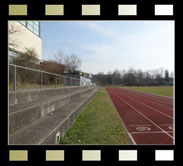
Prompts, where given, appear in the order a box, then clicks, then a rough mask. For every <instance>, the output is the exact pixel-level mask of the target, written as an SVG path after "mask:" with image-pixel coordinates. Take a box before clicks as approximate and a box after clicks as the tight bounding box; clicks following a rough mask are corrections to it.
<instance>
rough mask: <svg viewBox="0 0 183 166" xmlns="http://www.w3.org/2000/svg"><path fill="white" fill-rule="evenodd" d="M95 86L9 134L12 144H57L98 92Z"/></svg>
mask: <svg viewBox="0 0 183 166" xmlns="http://www.w3.org/2000/svg"><path fill="white" fill-rule="evenodd" d="M96 91H97V88H94V89H93V90H92V91H90V93H85V94H82V95H80V96H79V97H77V98H74V99H73V100H72V102H71V103H70V104H67V105H65V106H63V107H61V108H59V109H57V110H56V111H54V112H52V113H49V114H47V115H45V116H44V117H42V118H41V119H39V120H36V121H35V122H33V123H31V124H30V125H28V126H25V127H23V128H21V129H19V130H18V131H16V132H14V133H12V134H10V135H9V144H10V145H39V144H57V143H58V142H59V140H60V137H62V136H63V135H64V134H65V132H66V131H67V129H68V128H69V127H70V126H71V125H72V124H73V122H74V121H75V119H76V118H77V116H78V115H79V114H80V112H81V111H82V110H83V108H84V107H85V106H86V104H87V103H88V102H89V101H90V99H91V98H92V97H93V95H94V94H95V93H96Z"/></svg>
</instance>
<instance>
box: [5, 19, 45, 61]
mask: <svg viewBox="0 0 183 166" xmlns="http://www.w3.org/2000/svg"><path fill="white" fill-rule="evenodd" d="M8 23H9V26H10V24H12V25H13V26H14V27H15V28H17V29H18V31H19V32H17V33H14V34H12V35H11V36H10V37H9V40H10V41H13V42H16V44H17V46H16V47H11V46H10V48H12V49H14V50H17V51H19V52H22V53H23V52H25V51H26V50H25V48H34V49H35V51H36V53H37V55H38V58H39V59H40V60H42V40H41V38H40V37H38V36H37V35H35V34H34V33H33V32H31V31H30V30H29V29H27V28H26V27H24V26H23V25H22V24H21V23H19V22H18V21H9V22H8Z"/></svg>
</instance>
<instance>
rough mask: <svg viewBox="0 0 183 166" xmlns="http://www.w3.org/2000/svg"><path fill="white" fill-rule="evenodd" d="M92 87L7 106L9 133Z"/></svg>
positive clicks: (88, 90) (87, 91)
mask: <svg viewBox="0 0 183 166" xmlns="http://www.w3.org/2000/svg"><path fill="white" fill-rule="evenodd" d="M92 89H93V87H88V88H84V89H82V90H80V89H79V90H78V91H73V92H70V93H68V94H67V95H66V94H65V95H64V94H61V95H56V96H52V97H47V98H42V99H39V100H36V101H31V102H26V103H21V104H14V105H11V106H10V107H9V133H10V134H11V133H13V132H15V131H16V130H18V129H20V128H22V127H24V126H26V125H29V124H31V123H32V122H34V121H36V120H38V119H40V118H41V117H43V116H45V115H47V114H49V113H51V112H53V111H55V110H57V109H58V108H60V107H62V106H64V105H67V104H69V103H71V102H72V101H73V100H74V99H75V98H78V97H79V96H81V95H84V94H87V93H89V92H90V91H91V90H92Z"/></svg>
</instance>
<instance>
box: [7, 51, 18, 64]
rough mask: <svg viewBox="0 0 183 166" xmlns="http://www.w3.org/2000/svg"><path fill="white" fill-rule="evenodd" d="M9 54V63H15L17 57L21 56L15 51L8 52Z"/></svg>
mask: <svg viewBox="0 0 183 166" xmlns="http://www.w3.org/2000/svg"><path fill="white" fill-rule="evenodd" d="M8 54H9V63H11V64H12V63H13V62H14V59H15V58H16V57H17V56H20V54H19V53H17V52H15V51H12V50H9V51H8Z"/></svg>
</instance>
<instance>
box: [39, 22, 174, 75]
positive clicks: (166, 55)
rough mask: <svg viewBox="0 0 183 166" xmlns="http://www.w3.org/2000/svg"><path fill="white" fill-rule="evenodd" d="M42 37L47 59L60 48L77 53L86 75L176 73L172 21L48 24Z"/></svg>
mask: <svg viewBox="0 0 183 166" xmlns="http://www.w3.org/2000/svg"><path fill="white" fill-rule="evenodd" d="M41 38H42V42H43V59H44V60H49V59H54V56H53V54H54V53H56V52H57V51H58V50H59V49H61V50H63V51H64V53H65V54H66V55H67V54H68V55H69V54H71V53H74V54H76V55H78V56H79V57H80V58H81V60H82V66H81V68H80V69H81V70H82V71H83V72H88V73H92V74H96V73H98V72H104V73H107V72H108V71H113V70H115V69H116V68H117V69H119V70H123V69H129V68H130V67H133V68H135V69H142V70H150V69H155V68H160V67H163V68H166V69H168V70H169V71H173V70H174V22H173V21H54V22H53V21H50V22H48V21H46V22H41Z"/></svg>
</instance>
